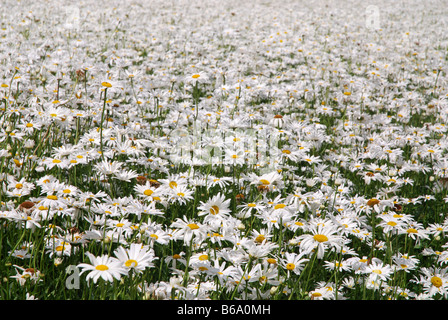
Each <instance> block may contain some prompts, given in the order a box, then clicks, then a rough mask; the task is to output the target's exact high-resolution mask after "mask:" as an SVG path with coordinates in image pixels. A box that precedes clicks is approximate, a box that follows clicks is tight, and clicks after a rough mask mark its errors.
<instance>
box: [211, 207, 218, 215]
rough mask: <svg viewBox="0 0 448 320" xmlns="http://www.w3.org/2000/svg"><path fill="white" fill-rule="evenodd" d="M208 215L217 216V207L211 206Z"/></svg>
mask: <svg viewBox="0 0 448 320" xmlns="http://www.w3.org/2000/svg"><path fill="white" fill-rule="evenodd" d="M210 213H211V214H213V215H215V214H218V213H219V207H218V206H212V207H211V208H210Z"/></svg>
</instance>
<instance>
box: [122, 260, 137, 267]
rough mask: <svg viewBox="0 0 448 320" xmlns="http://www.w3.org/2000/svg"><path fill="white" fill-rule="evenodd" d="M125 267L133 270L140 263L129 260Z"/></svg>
mask: <svg viewBox="0 0 448 320" xmlns="http://www.w3.org/2000/svg"><path fill="white" fill-rule="evenodd" d="M124 265H125V266H126V267H128V268H132V267H136V266H137V265H138V262H137V261H135V260H133V259H129V260H128V261H126V262H125V263H124Z"/></svg>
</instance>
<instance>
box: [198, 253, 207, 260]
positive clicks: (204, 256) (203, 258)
mask: <svg viewBox="0 0 448 320" xmlns="http://www.w3.org/2000/svg"><path fill="white" fill-rule="evenodd" d="M198 259H199V260H201V261H206V260H208V255H206V254H202V255H200V256H199V258H198Z"/></svg>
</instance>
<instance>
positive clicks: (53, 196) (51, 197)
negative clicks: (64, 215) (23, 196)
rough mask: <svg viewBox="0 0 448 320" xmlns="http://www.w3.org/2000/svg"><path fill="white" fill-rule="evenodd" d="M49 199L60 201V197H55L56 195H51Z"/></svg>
mask: <svg viewBox="0 0 448 320" xmlns="http://www.w3.org/2000/svg"><path fill="white" fill-rule="evenodd" d="M47 199H50V200H58V197H57V196H55V195H49V196H47Z"/></svg>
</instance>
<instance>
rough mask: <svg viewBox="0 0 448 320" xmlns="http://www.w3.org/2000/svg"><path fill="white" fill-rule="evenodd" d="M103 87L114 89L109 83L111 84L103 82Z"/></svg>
mask: <svg viewBox="0 0 448 320" xmlns="http://www.w3.org/2000/svg"><path fill="white" fill-rule="evenodd" d="M101 85H102V86H103V87H106V88H112V84H111V83H109V82H106V81H105V82H101Z"/></svg>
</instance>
